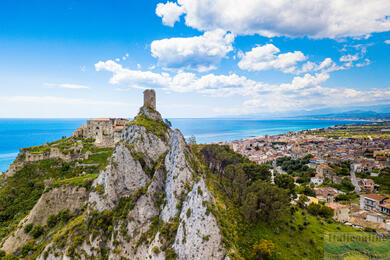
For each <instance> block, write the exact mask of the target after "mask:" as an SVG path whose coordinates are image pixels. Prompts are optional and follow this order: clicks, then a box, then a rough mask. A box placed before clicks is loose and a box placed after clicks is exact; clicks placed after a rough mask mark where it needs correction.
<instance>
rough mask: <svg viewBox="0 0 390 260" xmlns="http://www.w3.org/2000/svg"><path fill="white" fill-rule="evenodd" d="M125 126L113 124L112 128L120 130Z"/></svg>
mask: <svg viewBox="0 0 390 260" xmlns="http://www.w3.org/2000/svg"><path fill="white" fill-rule="evenodd" d="M124 127H125V126H123V125H117V126H114V130H122V129H123V128H124Z"/></svg>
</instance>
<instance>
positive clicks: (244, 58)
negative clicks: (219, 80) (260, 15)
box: [238, 44, 359, 74]
mask: <svg viewBox="0 0 390 260" xmlns="http://www.w3.org/2000/svg"><path fill="white" fill-rule="evenodd" d="M238 57H239V58H240V59H241V60H240V61H239V63H238V67H239V68H240V69H243V70H248V71H261V70H269V69H276V70H280V71H282V72H284V73H294V74H302V73H307V72H319V71H320V72H325V73H328V72H332V71H337V70H343V69H346V67H344V66H341V65H337V64H336V63H335V62H334V61H333V60H332V59H331V58H325V59H324V60H323V61H322V62H320V63H318V64H317V63H314V62H311V61H306V62H305V63H303V64H302V65H301V62H303V61H305V60H307V57H306V56H305V55H304V54H303V53H302V52H301V51H294V52H287V53H280V50H279V49H278V48H277V47H276V46H275V45H273V44H266V45H263V46H257V47H255V48H252V50H251V51H248V52H246V53H242V52H239V53H238ZM346 57H347V56H344V57H342V58H341V59H340V60H343V61H344V59H346ZM358 59H359V58H358Z"/></svg>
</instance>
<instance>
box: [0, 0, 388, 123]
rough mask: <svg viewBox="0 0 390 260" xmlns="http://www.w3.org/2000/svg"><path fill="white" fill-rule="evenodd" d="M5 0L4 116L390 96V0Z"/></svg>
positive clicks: (332, 103)
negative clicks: (150, 102)
mask: <svg viewBox="0 0 390 260" xmlns="http://www.w3.org/2000/svg"><path fill="white" fill-rule="evenodd" d="M313 2H314V1H310V0H299V1H296V2H294V5H293V6H292V5H291V4H292V3H291V1H287V0H281V1H278V2H274V3H271V2H270V1H265V0H240V1H238V0H215V1H211V0H196V1H195V0H179V1H178V2H175V1H173V2H166V1H161V2H159V1H129V0H128V1H42V0H41V1H12V0H10V1H7V0H5V1H2V3H1V8H0V88H1V96H0V117H83V118H85V117H100V116H122V117H132V116H134V115H135V114H136V112H137V110H138V108H139V106H141V105H142V91H143V89H144V88H154V89H156V91H157V95H158V96H157V98H158V109H159V111H160V112H162V114H163V115H164V116H166V117H210V116H211V117H218V116H226V115H231V116H238V117H239V116H244V115H250V114H256V115H263V116H269V115H287V114H297V113H300V111H311V110H314V111H316V110H318V109H323V110H324V109H325V110H326V109H327V108H337V109H340V111H341V110H345V109H348V108H350V107H359V106H362V107H365V108H371V107H375V106H377V105H387V104H390V73H389V71H390V32H389V31H390V2H389V1H387V0H372V1H362V0H345V1H342V2H340V1H337V0H331V1H325V0H320V1H316V2H315V3H313Z"/></svg>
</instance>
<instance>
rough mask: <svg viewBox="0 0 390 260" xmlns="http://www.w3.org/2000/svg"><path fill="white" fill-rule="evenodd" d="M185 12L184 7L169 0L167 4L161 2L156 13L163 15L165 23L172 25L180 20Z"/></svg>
mask: <svg viewBox="0 0 390 260" xmlns="http://www.w3.org/2000/svg"><path fill="white" fill-rule="evenodd" d="M183 12H184V10H183V8H182V7H181V6H178V5H177V4H176V3H173V2H167V3H166V4H163V3H159V4H157V7H156V14H157V15H158V16H159V17H162V22H163V24H165V25H168V26H171V27H173V25H174V24H175V23H176V22H177V21H179V20H180V16H181V15H182V14H183Z"/></svg>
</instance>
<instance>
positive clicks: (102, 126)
mask: <svg viewBox="0 0 390 260" xmlns="http://www.w3.org/2000/svg"><path fill="white" fill-rule="evenodd" d="M144 107H149V108H152V109H153V110H156V92H155V91H154V90H153V89H147V90H145V91H144ZM127 122H129V120H127V119H125V118H95V119H90V120H88V121H87V125H85V124H83V125H82V126H80V127H79V128H77V130H76V131H74V132H73V133H72V136H73V137H76V138H79V137H82V138H93V139H95V144H96V145H99V146H114V144H115V143H116V142H118V141H119V140H120V136H121V133H122V130H123V128H124V126H125V125H126V123H127Z"/></svg>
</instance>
